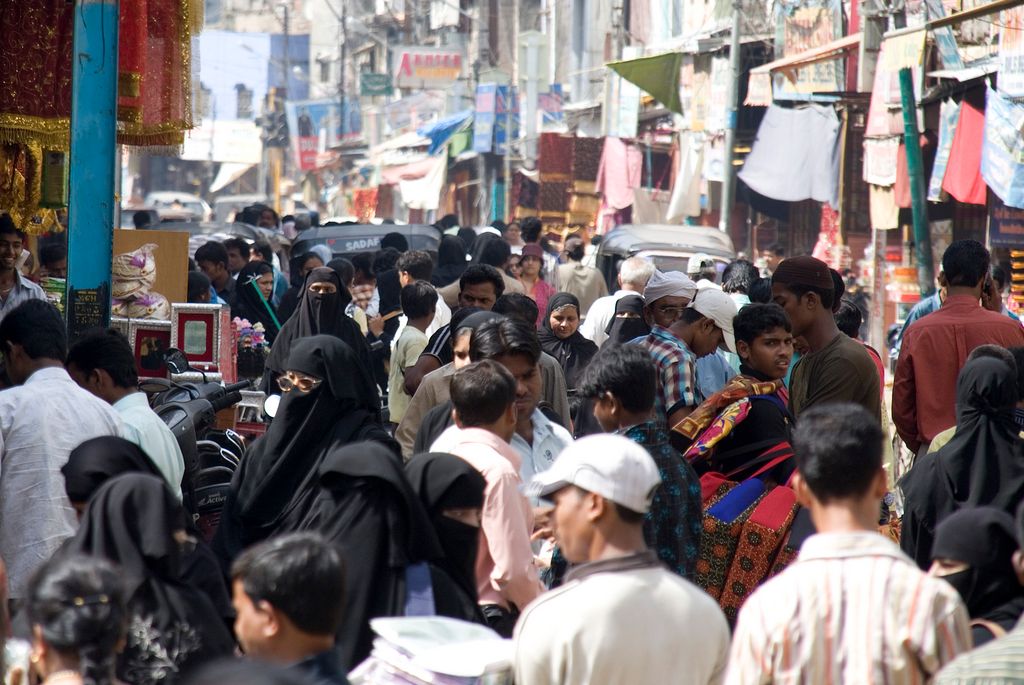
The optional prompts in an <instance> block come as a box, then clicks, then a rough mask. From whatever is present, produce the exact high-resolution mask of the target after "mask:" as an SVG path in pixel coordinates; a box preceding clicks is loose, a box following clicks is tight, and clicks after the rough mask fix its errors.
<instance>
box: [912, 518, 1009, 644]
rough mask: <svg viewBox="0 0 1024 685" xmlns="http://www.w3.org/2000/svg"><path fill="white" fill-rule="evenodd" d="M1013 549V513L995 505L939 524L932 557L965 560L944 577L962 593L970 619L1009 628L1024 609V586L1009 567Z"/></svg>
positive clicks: (947, 519)
mask: <svg viewBox="0 0 1024 685" xmlns="http://www.w3.org/2000/svg"><path fill="white" fill-rule="evenodd" d="M1017 547H1018V544H1017V539H1016V534H1015V533H1014V522H1013V517H1012V516H1010V515H1009V514H1007V513H1006V512H1005V511H1001V510H999V509H996V508H994V507H974V508H971V509H961V510H960V511H957V512H954V513H952V514H950V515H949V517H947V518H946V519H944V520H943V521H942V523H940V524H939V525H938V527H937V528H936V530H935V544H934V545H932V559H947V560H951V561H959V562H964V563H966V564H968V568H967V569H966V570H964V571H960V572H958V573H954V574H951V575H950V576H947V577H946V578H945V579H946V580H947V581H948V582H950V584H951V585H953V587H955V588H956V590H957V592H959V593H960V596H961V597H962V598H963V600H964V604H966V605H967V612H968V613H969V614H970V616H971V618H983V619H988V620H994V621H996V622H997V623H1002V624H1007V623H1008V624H1009V627H1010V628H1012V627H1013V625H1016V622H1017V619H1019V618H1020V615H1021V610H1022V609H1024V588H1022V587H1021V585H1020V582H1019V581H1018V580H1017V574H1016V572H1015V571H1014V568H1013V553H1014V552H1016V551H1017ZM1004 627H1007V626H1005V625H1004Z"/></svg>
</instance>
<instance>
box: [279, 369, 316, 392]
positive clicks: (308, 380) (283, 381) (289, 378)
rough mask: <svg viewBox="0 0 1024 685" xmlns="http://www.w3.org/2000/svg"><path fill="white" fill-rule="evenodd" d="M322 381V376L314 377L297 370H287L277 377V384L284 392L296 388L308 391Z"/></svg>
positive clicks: (300, 390)
mask: <svg viewBox="0 0 1024 685" xmlns="http://www.w3.org/2000/svg"><path fill="white" fill-rule="evenodd" d="M321 383H323V379H322V378H313V377H312V376H307V375H306V374H304V373H296V372H295V371H287V372H285V374H284V375H283V376H281V377H280V378H278V379H277V385H278V387H279V388H281V390H282V392H291V391H292V390H293V389H295V390H298V391H299V392H301V393H308V392H311V391H312V390H313V389H314V388H316V387H317V386H319V385H320V384H321Z"/></svg>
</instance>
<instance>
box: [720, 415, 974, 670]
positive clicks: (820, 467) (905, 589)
mask: <svg viewBox="0 0 1024 685" xmlns="http://www.w3.org/2000/svg"><path fill="white" fill-rule="evenodd" d="M793 446H794V448H795V451H796V462H797V470H798V473H797V475H796V477H795V478H794V482H793V487H794V488H795V489H796V491H797V498H798V500H799V501H800V502H801V503H802V504H803V505H804V506H806V507H808V508H809V509H810V513H811V519H812V520H813V522H814V525H815V528H816V529H817V531H818V533H817V534H816V535H813V536H811V537H810V538H808V539H807V540H806V541H805V542H804V544H803V546H802V548H801V549H800V556H799V557H798V559H797V560H796V562H794V563H793V565H791V566H790V567H789V568H787V569H786V570H785V571H783V572H782V573H781V574H779V575H778V576H776V577H775V578H773V579H772V580H770V581H768V582H767V583H765V584H764V585H763V586H762V587H761V588H760V589H758V590H757V591H756V592H755V593H754V594H753V595H751V597H750V599H748V600H747V603H746V604H745V605H744V606H743V608H742V609H741V610H740V614H739V620H738V623H737V626H736V633H735V635H734V637H733V643H732V654H731V657H730V660H729V662H730V666H729V672H728V675H727V677H726V683H729V684H735V685H740V684H742V685H752V684H757V683H816V684H819V685H826V684H829V683H836V684H837V685H838V684H840V683H888V684H889V685H901V684H903V683H907V684H911V683H926V682H929V681H931V680H932V679H933V678H934V677H935V675H936V673H938V671H939V669H941V668H942V667H943V666H944V665H945V664H947V663H949V662H950V661H952V659H953V658H954V657H956V656H957V655H958V654H960V653H961V652H965V651H967V650H968V649H970V648H971V634H970V626H969V619H968V617H967V610H966V609H965V608H964V605H963V603H962V602H961V600H960V597H959V595H958V594H957V592H956V590H954V589H953V588H952V587H951V586H950V585H949V584H947V583H945V582H944V581H942V580H939V579H937V578H931V577H929V576H927V575H925V574H924V573H922V572H921V571H920V570H919V569H918V568H917V566H916V565H915V564H914V563H913V562H912V561H911V560H910V558H908V557H907V556H905V555H904V554H903V553H902V552H901V551H900V549H899V547H898V546H897V545H896V544H894V543H893V542H892V541H890V540H888V539H887V538H885V537H883V536H882V535H880V534H879V533H878V531H877V524H878V511H879V504H880V500H881V498H882V496H883V495H884V494H885V492H886V477H885V471H884V470H883V468H882V431H881V428H880V427H879V425H878V417H876V416H872V415H871V414H870V413H869V412H868V411H867V410H865V409H864V408H863V407H861V406H859V405H856V404H850V403H841V404H823V405H819V406H815V407H812V408H810V409H808V410H807V411H806V412H804V414H803V415H802V416H801V417H800V422H799V424H798V425H797V429H796V432H795V434H794V436H793Z"/></svg>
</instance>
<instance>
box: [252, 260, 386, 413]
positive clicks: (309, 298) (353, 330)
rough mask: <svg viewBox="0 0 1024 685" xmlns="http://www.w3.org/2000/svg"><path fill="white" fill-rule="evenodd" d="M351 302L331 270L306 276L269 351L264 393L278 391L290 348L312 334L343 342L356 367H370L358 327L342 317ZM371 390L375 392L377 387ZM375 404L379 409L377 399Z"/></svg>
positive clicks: (345, 289)
mask: <svg viewBox="0 0 1024 685" xmlns="http://www.w3.org/2000/svg"><path fill="white" fill-rule="evenodd" d="M351 301H352V295H351V294H350V293H349V291H348V288H346V287H345V285H344V284H343V283H342V282H341V278H340V277H339V276H338V274H337V272H336V271H335V270H334V269H332V268H330V267H327V266H321V267H317V268H315V269H313V270H312V271H310V272H309V274H307V275H306V281H305V283H304V284H303V288H302V294H301V295H300V297H299V304H298V306H297V307H296V309H295V313H294V314H293V315H292V316H291V318H289V319H288V321H287V322H285V323H284V324H283V325H282V327H281V332H280V333H278V335H277V339H276V340H274V345H273V347H271V348H270V356H269V357H268V358H267V364H266V373H265V374H264V376H263V383H262V386H261V390H263V392H265V393H267V394H276V393H277V392H279V390H278V387H277V379H278V378H279V377H280V376H281V374H283V373H284V372H285V371H287V368H286V364H287V362H288V359H289V355H291V353H292V348H293V347H294V346H295V344H296V342H297V341H299V340H302V339H303V338H308V337H310V336H313V335H331V336H334V337H336V338H338V339H339V340H342V341H343V342H344V343H346V344H347V345H348V346H349V347H350V348H351V350H352V352H353V353H354V354H355V356H356V358H357V359H358V363H359V365H360V366H365V367H366V368H369V366H370V347H369V345H367V343H366V338H365V337H364V336H363V333H362V331H360V330H359V325H358V324H357V323H356V322H355V321H353V320H352V319H351V317H349V316H348V315H347V314H345V307H346V306H347V305H348V303H349V302H351ZM373 391H374V393H375V394H377V393H378V391H377V389H376V385H375V386H374V388H373ZM377 402H378V406H379V402H380V399H379V397H378V398H377Z"/></svg>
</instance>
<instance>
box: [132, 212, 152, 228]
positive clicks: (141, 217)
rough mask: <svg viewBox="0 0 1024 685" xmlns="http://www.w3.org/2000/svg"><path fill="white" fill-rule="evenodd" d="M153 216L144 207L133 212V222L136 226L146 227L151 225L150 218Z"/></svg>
mask: <svg viewBox="0 0 1024 685" xmlns="http://www.w3.org/2000/svg"><path fill="white" fill-rule="evenodd" d="M151 218H152V217H150V215H149V212H147V211H146V210H144V209H140V210H139V211H137V212H135V213H134V214H132V224H133V225H134V226H135V228H145V227H146V226H149V220H150V219H151Z"/></svg>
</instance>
